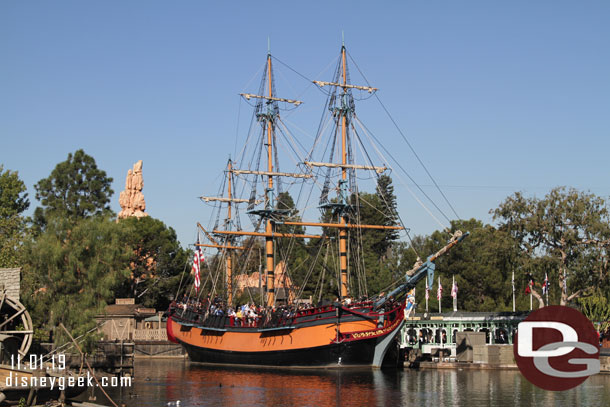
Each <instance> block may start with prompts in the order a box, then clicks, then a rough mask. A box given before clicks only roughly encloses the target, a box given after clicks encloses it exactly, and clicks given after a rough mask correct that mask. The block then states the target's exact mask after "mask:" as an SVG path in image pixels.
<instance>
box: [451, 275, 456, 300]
mask: <svg viewBox="0 0 610 407" xmlns="http://www.w3.org/2000/svg"><path fill="white" fill-rule="evenodd" d="M457 293H458V286H457V283H456V282H455V277H454V278H453V286H452V287H451V296H452V297H453V298H457Z"/></svg>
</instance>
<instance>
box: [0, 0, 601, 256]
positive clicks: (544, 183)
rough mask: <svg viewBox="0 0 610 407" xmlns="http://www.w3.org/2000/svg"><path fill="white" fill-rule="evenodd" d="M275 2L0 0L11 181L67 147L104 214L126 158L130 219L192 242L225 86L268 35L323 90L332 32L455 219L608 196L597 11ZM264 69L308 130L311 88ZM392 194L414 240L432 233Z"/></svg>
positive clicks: (237, 84) (1, 149) (371, 110)
mask: <svg viewBox="0 0 610 407" xmlns="http://www.w3.org/2000/svg"><path fill="white" fill-rule="evenodd" d="M286 4H287V2H279V1H278V2H264V1H263V2H250V1H233V2H202V1H180V2H162V1H129V2H102V1H89V2H82V1H54V2H42V1H31V2H24V1H3V2H0V55H2V63H1V64H0V138H1V140H2V141H1V144H0V163H2V164H3V165H4V167H5V169H11V170H17V171H19V174H20V176H21V178H22V179H23V180H24V181H25V183H26V184H27V186H28V189H29V193H30V199H31V200H32V207H35V206H36V205H37V202H36V201H35V199H34V194H35V191H34V188H33V186H34V184H35V183H36V182H37V181H38V180H40V179H42V178H44V177H47V176H48V175H49V173H50V172H51V170H52V169H53V168H54V166H55V165H56V164H57V163H58V162H60V161H63V160H65V159H66V157H67V155H68V153H69V152H73V151H75V150H77V149H79V148H83V149H84V150H85V151H86V152H87V153H88V154H90V155H92V156H93V157H94V158H95V159H96V161H97V163H98V166H99V167H100V168H102V169H104V170H105V171H106V172H107V173H108V175H109V176H111V177H113V178H114V184H113V189H114V191H115V195H114V197H113V201H112V207H113V209H114V210H115V211H117V212H118V211H119V210H120V207H119V205H118V193H119V192H120V191H121V190H122V189H123V187H124V180H125V174H126V171H127V169H129V168H130V167H131V166H132V165H133V163H135V162H136V161H137V160H140V159H141V160H143V161H144V183H145V186H144V191H143V192H144V196H145V197H146V201H147V211H148V212H149V213H150V215H151V216H154V217H156V218H159V219H161V220H163V221H164V222H165V223H166V224H167V225H169V226H172V227H173V228H174V229H176V231H177V232H178V235H179V238H180V240H181V242H182V243H183V244H187V243H191V242H192V241H193V240H194V238H195V234H196V227H195V225H196V222H197V221H201V222H202V223H206V222H207V220H208V217H209V208H208V207H206V206H205V205H204V204H202V203H201V202H200V201H199V200H198V199H197V196H199V195H202V194H214V193H215V192H216V191H217V189H218V184H219V180H220V177H221V170H222V168H223V167H224V165H225V163H226V160H227V158H228V157H229V155H234V154H235V148H236V147H235V146H236V143H239V141H241V140H243V138H244V135H245V132H246V131H247V124H248V121H249V118H250V111H248V109H247V108H248V105H247V104H244V103H243V102H242V101H240V98H239V96H238V93H240V92H243V91H250V92H252V91H256V87H257V85H258V81H259V78H258V76H257V75H258V72H259V70H260V69H261V67H262V66H263V64H264V62H265V56H266V53H267V40H268V38H270V42H271V52H272V53H273V55H274V56H275V57H276V58H278V59H279V60H281V61H282V62H285V63H286V64H287V65H289V66H290V67H292V68H294V69H296V70H297V71H298V72H300V73H302V74H303V75H305V76H306V77H308V78H312V79H321V80H330V76H329V75H330V71H329V69H328V66H329V64H331V63H332V61H333V60H334V58H336V56H337V55H338V52H339V49H340V45H341V33H342V31H343V32H344V33H345V43H346V46H347V48H348V51H349V52H350V55H351V56H352V57H353V58H354V60H355V61H356V62H357V64H358V67H359V68H360V69H361V70H362V71H363V72H364V74H365V75H366V78H367V79H368V80H369V81H370V82H371V84H372V85H373V86H376V87H378V88H379V89H380V91H379V92H378V96H379V98H380V99H381V101H382V102H383V103H384V105H385V106H386V107H387V108H388V110H389V111H390V113H391V114H392V116H393V117H394V119H395V120H396V122H397V123H398V124H399V126H400V128H401V130H402V131H403V132H404V134H405V135H406V136H407V137H408V139H409V141H410V142H411V144H412V145H413V146H414V148H415V149H416V151H417V153H418V154H419V155H420V157H421V158H422V160H423V161H424V163H425V164H426V165H427V167H428V169H429V170H430V171H431V173H432V174H433V175H434V177H435V179H436V180H437V182H438V183H439V184H440V185H441V186H442V187H443V190H444V192H445V194H446V195H447V197H448V198H449V200H450V202H451V203H452V205H453V206H454V207H455V209H456V211H457V213H458V214H459V215H460V216H461V217H462V218H470V217H475V218H478V219H482V220H483V221H485V222H491V221H492V220H491V218H490V216H489V210H490V209H492V208H495V207H496V206H497V205H498V204H499V203H500V202H501V201H502V200H503V199H504V198H505V197H507V196H508V195H510V194H512V193H514V192H515V191H523V192H525V193H526V194H528V195H537V196H542V195H544V194H545V193H546V192H547V191H548V190H550V189H551V188H553V187H555V186H559V185H567V186H573V187H576V188H579V189H582V190H589V191H591V192H593V193H595V194H598V195H600V196H603V197H608V196H609V195H610V183H609V181H608V164H607V162H608V160H607V154H608V151H610V141H609V137H608V136H609V134H608V132H609V128H610V126H609V124H610V74H609V72H610V47H609V46H608V40H609V39H610V24H608V20H609V18H610V3H609V2H605V1H585V2H576V1H535V2H532V1H511V2H489V1H460V2H455V1H452V2H449V1H447V2H440V1H439V2H422V1H401V2H398V1H396V2H371V1H349V2H344V1H333V2H317V1H311V2H301V3H299V4H293V5H286ZM276 68H277V71H278V72H276V76H277V77H278V93H279V94H280V95H281V96H284V97H288V98H295V97H298V98H300V99H302V100H304V102H305V103H304V104H303V105H302V106H301V107H300V108H299V109H297V110H296V111H294V112H291V113H290V114H289V115H287V117H286V119H287V121H290V123H293V124H295V126H296V127H298V128H299V129H302V130H303V131H304V133H309V134H310V135H313V134H314V133H315V131H316V128H317V125H318V122H319V117H320V115H321V113H322V106H321V105H320V104H319V103H320V101H321V99H320V92H318V91H316V90H315V89H314V88H313V87H312V86H310V85H309V84H308V83H307V82H305V81H304V80H302V79H299V78H298V77H297V76H296V75H294V74H293V73H291V71H290V70H288V69H286V68H285V67H281V66H280V65H279V64H276ZM352 72H353V73H354V78H353V79H354V81H356V80H358V79H360V78H359V77H358V76H357V75H355V73H356V70H355V69H353V68H352ZM318 74H321V75H322V77H319V76H317V75H318ZM376 104H377V103H376V101H375V99H374V98H373V99H369V100H367V101H363V102H362V103H361V104H360V105H359V106H358V109H359V110H358V114H359V117H360V119H361V120H362V121H363V122H365V123H367V126H368V127H369V128H371V129H373V131H374V133H375V135H376V136H377V137H379V138H381V139H383V140H384V143H385V142H387V146H388V148H389V149H391V151H392V152H393V154H394V155H395V156H397V157H401V164H403V165H404V166H405V167H406V168H408V171H409V173H410V174H411V175H412V176H413V177H414V178H415V179H416V180H417V181H418V182H419V183H420V184H421V185H422V187H423V188H424V189H425V190H426V191H427V192H428V193H430V194H431V195H432V196H433V197H434V199H435V202H437V204H438V205H439V206H441V208H442V209H443V211H444V212H445V213H446V214H447V215H451V211H450V210H449V209H448V208H447V206H446V205H445V204H444V202H443V200H442V199H441V198H440V197H439V196H438V193H436V192H435V191H434V189H433V188H431V187H429V186H428V185H430V181H429V179H426V177H425V174H424V173H423V172H422V171H421V168H420V167H419V166H418V165H417V163H416V162H415V159H414V157H413V155H412V154H411V153H410V151H409V150H408V148H407V146H406V145H405V144H404V143H403V142H402V141H401V140H400V135H399V134H398V133H397V131H396V129H395V128H394V127H393V125H392V123H391V122H390V121H389V120H388V118H387V116H385V114H384V113H383V111H382V110H381V109H379V107H378V106H377V107H375V106H374V105H376ZM295 134H296V133H295ZM303 140H304V142H306V140H307V136H305V135H304V136H303ZM403 160H404V161H403ZM395 187H396V190H397V194H398V198H399V209H400V210H401V214H402V216H403V219H404V220H405V223H406V224H407V226H409V227H411V229H412V231H413V233H415V234H428V233H431V232H432V231H433V230H435V229H438V228H439V225H438V224H437V223H436V222H435V221H434V220H433V219H432V218H431V217H430V216H429V215H427V213H426V211H424V210H423V209H421V208H420V207H419V206H418V205H417V203H415V201H414V200H413V199H412V198H411V196H410V195H409V194H408V193H407V192H406V189H404V188H402V185H400V183H399V182H397V180H396V179H395ZM436 215H437V216H439V215H438V214H436ZM439 217H440V216H439ZM440 218H441V220H442V217H440Z"/></svg>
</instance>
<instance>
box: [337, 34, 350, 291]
mask: <svg viewBox="0 0 610 407" xmlns="http://www.w3.org/2000/svg"><path fill="white" fill-rule="evenodd" d="M341 62H342V65H343V72H342V74H343V95H342V97H341V103H342V109H341V112H342V116H341V164H343V165H346V164H347V148H346V143H347V136H346V132H347V107H348V106H347V100H346V93H347V88H346V87H345V85H347V75H346V67H345V46H344V45H343V46H341ZM346 183H347V168H346V167H342V168H341V181H340V186H339V191H340V194H341V199H342V200H343V201H344V202H343V203H344V204H346V203H347V202H345V201H346V199H347V196H346V192H347V186H346ZM347 221H348V220H347V214H346V213H345V211H343V212H342V214H341V221H340V223H342V224H343V225H347ZM339 258H340V261H339V266H340V270H341V290H340V291H341V299H343V298H345V297H347V294H348V293H347V228H342V229H340V231H339Z"/></svg>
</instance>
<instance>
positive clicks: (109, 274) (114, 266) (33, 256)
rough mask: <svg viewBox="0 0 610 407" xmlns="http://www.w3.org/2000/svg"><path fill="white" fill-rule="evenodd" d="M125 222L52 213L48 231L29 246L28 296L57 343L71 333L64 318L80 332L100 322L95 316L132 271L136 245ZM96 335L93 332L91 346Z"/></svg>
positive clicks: (37, 320) (40, 326) (40, 329)
mask: <svg viewBox="0 0 610 407" xmlns="http://www.w3.org/2000/svg"><path fill="white" fill-rule="evenodd" d="M124 241H125V238H124V236H122V232H121V229H120V227H119V225H117V224H116V223H115V222H113V221H112V220H111V219H109V218H108V217H102V216H97V217H92V218H87V219H81V220H79V221H77V222H76V223H73V222H71V221H69V220H68V219H66V218H64V217H61V216H53V215H51V216H49V217H48V218H47V226H46V228H45V230H44V231H43V232H42V233H41V234H40V235H39V236H38V237H37V238H36V240H35V241H30V242H28V244H27V245H26V253H27V256H26V259H27V262H26V263H25V264H24V267H23V283H22V298H23V300H24V303H25V305H26V308H27V309H28V310H30V312H31V315H32V317H33V322H34V325H35V328H36V330H37V334H38V336H39V337H40V336H44V333H45V332H47V333H48V332H54V336H53V339H54V340H55V342H56V343H58V344H59V343H64V342H66V341H67V338H66V337H65V336H64V333H63V332H62V331H61V330H60V329H57V327H58V326H59V323H63V324H64V325H65V326H66V328H68V330H69V331H70V332H72V334H73V335H74V336H75V337H76V336H79V335H82V334H85V333H87V332H88V331H89V330H91V329H92V328H93V327H94V326H95V320H94V316H95V315H97V314H101V313H103V311H104V307H105V306H106V305H107V304H108V303H110V302H111V301H112V300H113V299H114V293H115V290H116V289H117V287H119V286H120V285H121V284H122V283H123V282H124V281H125V280H126V279H128V278H129V276H130V274H131V273H130V269H129V260H130V257H131V255H132V252H131V250H129V248H128V247H127V246H126V245H125V244H124ZM95 339H96V335H95V334H93V333H89V334H88V335H87V337H86V343H87V346H89V347H90V346H91V345H92V343H93V341H94V340H95Z"/></svg>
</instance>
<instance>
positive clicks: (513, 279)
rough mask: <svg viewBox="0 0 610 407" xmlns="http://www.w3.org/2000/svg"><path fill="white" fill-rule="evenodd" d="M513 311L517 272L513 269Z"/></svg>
mask: <svg viewBox="0 0 610 407" xmlns="http://www.w3.org/2000/svg"><path fill="white" fill-rule="evenodd" d="M513 312H515V272H514V271H513Z"/></svg>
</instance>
